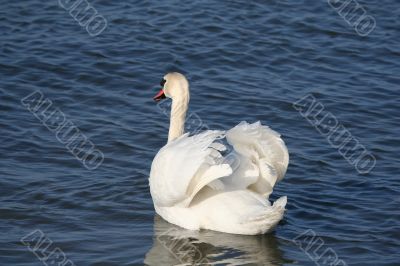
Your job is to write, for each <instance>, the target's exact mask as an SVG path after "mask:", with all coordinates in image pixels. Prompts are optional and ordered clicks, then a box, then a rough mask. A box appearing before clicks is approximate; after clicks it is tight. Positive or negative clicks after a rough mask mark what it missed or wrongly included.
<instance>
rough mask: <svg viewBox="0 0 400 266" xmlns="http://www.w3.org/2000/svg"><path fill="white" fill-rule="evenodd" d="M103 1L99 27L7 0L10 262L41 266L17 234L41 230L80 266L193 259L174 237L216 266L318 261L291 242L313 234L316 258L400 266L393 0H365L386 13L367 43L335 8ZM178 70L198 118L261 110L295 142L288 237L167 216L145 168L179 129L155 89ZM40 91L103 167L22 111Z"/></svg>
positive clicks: (2, 168) (6, 243)
mask: <svg viewBox="0 0 400 266" xmlns="http://www.w3.org/2000/svg"><path fill="white" fill-rule="evenodd" d="M90 3H91V4H92V6H93V7H94V8H95V9H96V10H97V12H98V13H99V14H100V15H102V16H103V17H104V18H105V19H106V20H107V22H108V25H107V27H106V28H105V30H104V31H103V32H101V34H99V35H97V36H90V35H89V34H88V32H87V31H86V29H85V27H82V26H80V25H79V23H78V22H77V21H75V20H74V18H73V17H72V16H71V15H70V14H69V13H68V10H65V9H63V8H62V7H60V6H59V4H58V1H56V0H51V1H39V0H30V1H27V0H26V1H1V9H0V41H1V49H0V95H1V96H0V110H1V112H0V114H1V115H0V130H1V131H0V143H1V145H0V156H1V159H0V232H1V234H0V265H43V263H42V262H41V261H40V260H39V259H38V257H36V256H35V254H34V252H32V250H30V249H29V246H27V245H24V244H23V243H22V242H21V241H20V240H21V238H23V237H24V236H26V235H27V234H29V233H31V232H34V231H35V230H40V231H41V232H43V233H44V234H45V236H46V238H47V239H50V240H51V241H52V245H51V247H50V248H49V249H48V250H47V252H48V251H49V250H51V249H54V248H56V247H58V248H60V249H61V250H62V251H63V252H64V254H65V256H66V258H67V259H69V260H70V261H72V262H73V263H74V264H75V265H143V264H146V265H176V264H179V263H188V264H191V263H193V258H191V257H190V256H186V257H184V258H183V257H182V256H180V255H179V254H174V252H175V251H174V249H173V248H171V245H174V243H175V242H174V241H175V240H176V239H177V238H179V237H177V236H176V235H175V236H174V235H173V234H172V235H163V234H164V233H165V232H169V230H171V229H173V232H175V233H176V234H177V235H179V236H180V238H179V239H180V240H183V241H185V244H186V245H188V246H189V248H193V247H195V250H197V251H198V252H200V254H201V256H202V257H205V258H207V259H208V261H209V262H210V263H212V264H214V265H245V264H247V265H317V264H316V263H315V256H314V257H313V255H312V252H313V251H315V250H316V247H317V246H315V245H314V246H313V248H311V249H310V250H309V251H305V250H304V247H305V246H307V245H306V244H307V241H306V239H304V238H301V241H300V240H299V241H296V242H295V241H293V239H295V238H296V236H298V235H299V234H302V233H304V232H306V233H307V234H312V232H313V233H314V234H315V238H314V240H318V241H319V242H318V243H320V242H321V240H322V242H323V244H322V245H321V247H320V249H319V250H318V251H317V253H318V255H319V256H320V255H321V253H322V252H323V251H324V250H327V249H328V248H331V249H332V250H333V251H334V253H335V254H336V255H337V257H338V259H341V260H342V261H343V262H344V263H346V265H399V263H400V255H399V250H400V222H399V219H400V197H399V192H400V188H399V187H400V186H399V185H400V181H399V176H398V166H399V163H400V160H399V156H398V155H399V152H398V148H399V138H398V136H399V135H398V133H399V132H400V131H399V126H400V119H399V105H400V101H399V97H400V90H399V83H400V78H399V75H398V73H399V70H400V68H399V67H400V60H399V59H400V48H399V47H400V46H399V43H400V34H399V28H400V22H399V19H398V14H399V11H400V5H399V3H398V2H397V1H395V0H384V1H358V3H360V4H361V5H362V6H363V7H364V8H365V9H366V11H367V13H368V14H369V15H371V16H372V17H374V18H375V19H376V28H375V29H374V30H373V31H372V32H371V33H370V34H369V35H368V36H366V37H361V36H359V35H357V33H356V31H355V30H354V28H353V27H352V26H351V25H349V24H348V23H346V21H345V20H344V19H343V18H342V17H340V15H339V14H338V13H337V11H335V10H334V9H333V8H332V7H331V6H330V5H329V4H328V2H327V1H311V0H310V1H307V0H304V1H278V0H276V1H238V0H233V1H225V0H223V1H212V0H205V1H177V0H176V1H175V0H166V1H134V0H133V1H129V2H128V1H105V0H98V1H90ZM168 71H180V72H182V73H184V74H185V75H187V77H188V79H189V81H190V83H191V105H190V112H191V113H195V114H197V115H198V116H199V117H200V118H201V119H202V120H203V121H204V123H205V124H206V125H207V126H208V127H209V128H212V129H229V128H231V127H233V126H235V125H236V124H238V123H239V122H240V121H242V120H246V121H249V122H254V121H257V120H260V121H261V122H262V123H263V124H266V125H269V126H270V127H272V128H273V129H275V130H277V131H278V132H280V133H281V134H282V138H283V139H284V141H285V142H286V144H287V147H288V149H289V153H290V165H289V168H288V172H287V175H286V177H285V179H283V181H282V182H281V183H279V185H277V186H276V188H275V191H274V193H273V196H272V199H276V198H277V197H279V196H282V195H287V196H288V205H287V212H286V214H285V218H284V220H283V221H282V222H281V223H280V224H279V225H278V227H277V228H276V231H275V232H273V233H270V234H267V235H264V236H234V235H228V234H222V233H216V232H211V231H201V232H197V233H196V232H190V231H187V230H181V229H179V228H175V227H173V226H172V225H170V224H168V223H166V222H164V221H162V220H161V218H160V217H158V216H156V214H155V212H154V209H153V205H152V200H151V197H150V193H149V187H148V179H147V178H148V173H149V169H150V165H151V162H152V159H153V157H154V155H155V154H156V153H157V151H158V150H159V149H160V148H161V147H162V146H163V145H164V144H165V143H166V140H167V130H168V122H169V121H168V117H166V116H165V115H164V114H163V113H162V112H161V110H160V109H159V108H158V107H157V105H156V104H155V103H154V102H153V101H152V96H153V95H154V94H155V93H156V90H157V88H158V87H159V86H157V84H158V83H159V81H160V80H161V78H162V76H163V75H164V74H165V73H166V72H168ZM34 91H40V92H41V93H42V94H43V97H44V98H47V99H50V100H51V101H52V105H53V106H54V107H55V108H59V109H60V110H61V111H62V112H63V113H64V114H65V116H66V119H67V120H68V121H71V122H72V123H74V124H75V125H76V126H77V127H78V128H79V130H80V132H81V133H82V134H84V135H85V136H86V137H87V138H88V139H90V141H92V143H93V144H94V145H95V146H96V148H97V149H99V150H100V151H101V152H102V153H103V154H104V161H103V163H102V164H101V165H99V167H98V168H96V169H94V170H88V169H87V168H85V166H84V165H83V163H82V162H81V161H79V160H77V159H76V158H75V157H74V156H73V155H72V154H71V153H70V152H69V151H68V149H67V148H66V147H65V145H64V144H62V143H60V142H59V141H58V140H57V136H56V134H55V133H54V132H52V131H50V130H48V129H47V128H46V126H45V125H44V124H43V123H42V122H41V121H40V120H39V119H38V118H36V117H35V116H34V114H32V112H30V111H29V110H28V109H27V108H26V107H25V106H24V105H23V104H22V103H21V100H22V99H23V98H24V97H26V96H27V95H29V94H30V93H32V92H34ZM308 93H313V95H314V97H315V98H316V99H317V100H318V101H319V102H320V103H321V104H323V106H324V107H325V110H326V111H327V112H331V113H332V114H333V115H334V116H335V117H336V118H337V119H338V121H339V122H340V123H341V124H342V125H343V126H344V127H345V128H347V129H348V130H349V131H350V132H351V134H352V136H353V137H354V138H356V139H357V140H358V141H359V142H360V143H361V144H362V145H364V146H365V148H366V149H367V150H368V151H369V152H370V153H372V154H373V155H374V156H375V158H376V165H375V167H374V168H373V170H372V171H371V172H370V173H367V174H359V173H358V172H357V170H356V168H355V167H354V165H352V164H350V163H348V162H347V161H346V159H345V158H343V156H341V155H340V153H339V152H338V149H337V148H334V147H332V146H331V145H330V144H329V142H328V140H327V137H325V136H323V135H321V134H320V133H319V132H318V130H317V129H316V128H315V127H314V126H313V125H311V124H310V123H309V122H308V121H307V119H306V118H304V117H302V115H301V114H300V113H299V112H298V111H297V110H296V109H295V108H294V107H293V102H295V101H297V100H298V99H300V98H302V97H303V96H305V95H307V94H308ZM174 228H175V229H174ZM307 230H308V231H307ZM160 235H161V236H163V237H164V238H165V239H164V240H165V241H164V240H163V241H160ZM298 243H302V244H298ZM302 247H303V249H302ZM31 248H32V246H31ZM42 248H43V247H42ZM39 251H40V250H39ZM36 253H37V252H36ZM310 254H311V256H310ZM326 254H327V253H326ZM326 254H325V255H324V256H322V255H321V256H322V258H321V259H319V260H317V263H319V265H328V264H327V263H325V264H324V260H325V259H326V258H327V257H326ZM313 260H314V261H313ZM47 263H48V265H57V264H50V263H49V262H47ZM340 265H345V264H340Z"/></svg>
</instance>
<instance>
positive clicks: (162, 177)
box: [149, 72, 289, 235]
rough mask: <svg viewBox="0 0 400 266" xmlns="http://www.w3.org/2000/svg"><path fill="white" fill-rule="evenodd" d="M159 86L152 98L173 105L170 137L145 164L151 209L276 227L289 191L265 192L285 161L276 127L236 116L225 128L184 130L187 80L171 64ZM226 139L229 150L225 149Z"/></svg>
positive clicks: (210, 222) (199, 220)
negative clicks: (234, 122) (237, 120)
mask: <svg viewBox="0 0 400 266" xmlns="http://www.w3.org/2000/svg"><path fill="white" fill-rule="evenodd" d="M161 86H162V89H161V90H160V91H159V92H158V93H157V94H156V95H155V96H154V98H153V99H154V100H155V101H156V102H158V101H160V100H162V99H165V98H171V99H172V105H171V115H170V127H169V132H168V142H167V144H166V145H165V146H164V147H162V148H161V149H160V150H159V152H158V153H157V154H156V156H155V157H154V160H153V162H152V164H151V170H150V177H149V185H150V193H151V197H152V199H153V203H154V208H155V211H156V213H157V214H159V215H160V216H161V217H162V218H163V219H165V220H166V221H168V222H170V223H172V224H175V225H177V226H180V227H183V228H185V229H189V230H200V229H208V230H213V231H219V232H224V233H231V234H242V235H257V234H264V233H266V232H269V231H271V230H273V229H274V227H275V226H276V225H277V224H278V222H279V221H280V220H281V219H282V218H283V215H284V211H285V205H286V203H287V197H286V196H283V197H281V198H279V199H278V200H276V201H275V202H274V203H273V204H272V205H271V203H270V202H269V200H268V198H269V195H270V194H271V193H272V189H273V187H274V186H275V184H276V183H277V182H278V181H280V180H282V179H283V177H284V175H285V173H286V170H287V167H288V163H289V154H288V150H287V148H286V145H285V143H284V142H283V140H282V139H281V138H280V135H279V134H278V133H277V132H276V131H273V130H272V129H270V128H269V127H267V126H263V125H261V124H260V122H256V123H253V124H249V123H247V122H241V123H239V124H238V125H237V126H235V127H234V128H232V129H230V130H227V131H221V130H206V131H203V132H201V133H199V134H195V135H189V133H184V125H185V118H186V112H187V109H188V104H189V98H190V92H189V82H188V80H187V79H186V77H185V76H184V75H182V74H180V73H177V72H173V73H168V74H166V75H165V76H164V78H163V79H162V81H161ZM224 141H225V143H226V144H224ZM229 146H230V147H232V148H233V151H232V152H231V153H230V154H229V155H228V156H225V157H224V156H223V154H224V152H226V150H227V148H228V147H229Z"/></svg>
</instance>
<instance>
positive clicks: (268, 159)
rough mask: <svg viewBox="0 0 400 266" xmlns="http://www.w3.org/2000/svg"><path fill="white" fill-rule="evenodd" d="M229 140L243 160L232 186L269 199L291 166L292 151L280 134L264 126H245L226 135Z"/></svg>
mask: <svg viewBox="0 0 400 266" xmlns="http://www.w3.org/2000/svg"><path fill="white" fill-rule="evenodd" d="M226 139H227V140H228V142H229V144H231V145H232V146H233V148H234V149H235V151H236V153H237V154H239V156H240V158H241V163H240V166H239V168H238V169H237V170H236V171H235V172H234V174H233V175H232V177H230V179H231V180H230V182H232V184H234V185H236V186H240V185H245V186H246V187H247V188H248V189H250V190H253V191H254V192H257V193H259V194H261V195H263V196H268V195H269V194H270V193H271V192H272V189H273V187H274V186H275V183H276V182H278V181H280V180H281V179H282V178H283V177H284V176H285V173H286V170H287V167H288V164H289V154H288V150H287V148H286V145H285V143H284V142H283V140H282V139H281V138H280V135H279V133H277V132H276V131H274V130H272V129H270V128H269V127H267V126H262V125H261V123H260V122H256V123H253V124H248V123H247V122H241V123H240V124H239V125H237V126H236V127H234V128H232V129H231V130H229V131H228V132H227V133H226Z"/></svg>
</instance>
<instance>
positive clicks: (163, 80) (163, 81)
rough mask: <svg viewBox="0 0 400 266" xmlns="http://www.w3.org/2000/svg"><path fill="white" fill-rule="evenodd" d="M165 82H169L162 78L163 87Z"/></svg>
mask: <svg viewBox="0 0 400 266" xmlns="http://www.w3.org/2000/svg"><path fill="white" fill-rule="evenodd" d="M165 82H167V81H166V80H165V79H162V80H161V82H160V85H161V87H164V84H165Z"/></svg>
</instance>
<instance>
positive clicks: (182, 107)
mask: <svg viewBox="0 0 400 266" xmlns="http://www.w3.org/2000/svg"><path fill="white" fill-rule="evenodd" d="M188 105H189V97H184V98H181V99H173V100H172V108H171V119H170V125H169V133H168V142H171V141H173V140H174V139H176V138H179V137H180V136H182V134H183V133H184V130H185V118H186V111H187V109H188Z"/></svg>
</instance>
